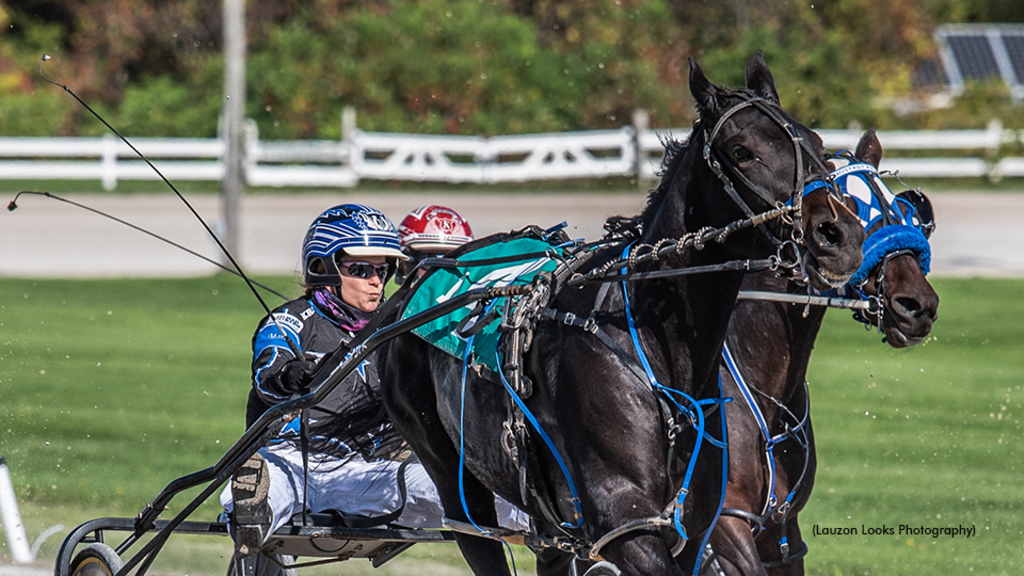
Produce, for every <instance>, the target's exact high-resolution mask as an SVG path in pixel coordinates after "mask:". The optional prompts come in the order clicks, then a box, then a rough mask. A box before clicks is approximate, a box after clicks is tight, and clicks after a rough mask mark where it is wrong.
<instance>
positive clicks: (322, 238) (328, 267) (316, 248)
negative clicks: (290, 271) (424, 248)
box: [302, 204, 408, 286]
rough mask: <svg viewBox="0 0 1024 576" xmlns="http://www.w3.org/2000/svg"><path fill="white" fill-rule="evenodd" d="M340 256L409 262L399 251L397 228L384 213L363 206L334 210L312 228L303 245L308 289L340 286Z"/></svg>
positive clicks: (321, 216) (343, 205) (324, 215)
mask: <svg viewBox="0 0 1024 576" xmlns="http://www.w3.org/2000/svg"><path fill="white" fill-rule="evenodd" d="M338 252H342V253H343V254H347V255H350V256H386V257H388V258H397V259H400V260H405V259H406V258H408V257H407V256H406V255H405V254H403V253H402V251H401V249H400V246H399V243H398V232H397V231H395V225H394V224H392V223H391V221H390V220H388V218H387V216H385V215H384V214H383V213H382V212H381V211H379V210H376V209H374V208H370V207H369V206H363V205H362V204H342V205H340V206H335V207H334V208H330V209H328V210H325V211H324V212H323V213H322V214H320V215H319V216H317V217H316V220H313V223H312V224H310V226H309V230H307V231H306V238H305V239H304V240H303V241H302V262H303V270H302V277H303V280H305V282H306V285H307V286H338V285H340V284H341V273H340V272H339V271H338V265H337V263H336V262H335V258H336V253H338ZM392 264H394V262H392ZM394 268H395V266H392V269H394Z"/></svg>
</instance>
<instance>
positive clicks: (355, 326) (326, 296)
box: [313, 288, 376, 333]
mask: <svg viewBox="0 0 1024 576" xmlns="http://www.w3.org/2000/svg"><path fill="white" fill-rule="evenodd" d="M313 301H314V302H315V303H316V305H317V308H319V309H320V311H321V312H323V313H324V314H325V315H326V316H327V317H328V318H330V319H331V320H334V322H336V323H337V324H338V326H340V327H342V328H344V329H345V330H348V331H349V332H353V333H355V332H359V331H360V330H362V329H363V327H364V326H366V325H367V324H369V323H370V319H371V318H373V315H374V314H375V313H376V312H363V311H362V310H359V309H358V308H356V307H354V306H351V305H349V304H346V303H345V301H344V300H342V299H341V298H338V297H337V296H335V295H334V293H333V292H331V291H330V290H328V289H327V288H317V289H316V291H314V292H313Z"/></svg>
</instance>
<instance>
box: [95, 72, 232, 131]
mask: <svg viewBox="0 0 1024 576" xmlns="http://www.w3.org/2000/svg"><path fill="white" fill-rule="evenodd" d="M213 63H214V62H213V61H211V64H213ZM216 64H217V66H213V65H210V66H208V70H204V71H203V72H204V74H197V75H196V76H195V77H194V78H192V79H191V80H193V81H192V82H190V83H188V84H185V83H183V82H179V81H177V80H175V79H173V78H171V77H170V76H155V77H147V78H146V79H145V80H143V81H142V82H139V83H137V84H132V85H129V86H128V88H127V90H125V94H124V100H123V101H122V102H121V105H120V106H119V107H118V109H117V110H116V114H115V115H114V116H112V117H113V118H114V119H115V125H116V126H117V127H118V130H119V131H121V132H122V133H124V134H131V135H133V136H171V137H174V136H177V137H188V138H213V137H215V136H216V135H217V119H218V117H219V115H220V111H221V102H222V100H221V96H220V93H221V90H220V83H219V80H220V72H221V71H220V66H219V64H220V63H219V62H216ZM211 72H212V73H211ZM204 76H205V77H206V78H205V79H206V80H207V81H205V82H203V81H202V80H203V79H204V78H203V77H204Z"/></svg>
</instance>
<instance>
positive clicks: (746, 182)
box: [698, 89, 842, 248]
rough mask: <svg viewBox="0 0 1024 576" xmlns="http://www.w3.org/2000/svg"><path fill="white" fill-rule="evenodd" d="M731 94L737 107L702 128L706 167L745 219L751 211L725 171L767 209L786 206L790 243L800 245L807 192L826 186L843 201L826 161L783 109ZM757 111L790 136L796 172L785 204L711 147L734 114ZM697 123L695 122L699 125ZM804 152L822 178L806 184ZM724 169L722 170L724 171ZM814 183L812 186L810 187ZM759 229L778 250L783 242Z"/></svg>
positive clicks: (742, 93)
mask: <svg viewBox="0 0 1024 576" xmlns="http://www.w3.org/2000/svg"><path fill="white" fill-rule="evenodd" d="M734 94H735V95H736V96H737V97H739V98H740V99H741V100H742V101H741V102H740V103H738V104H735V105H733V106H732V107H731V108H729V109H728V110H726V111H725V113H723V114H722V115H721V116H720V117H719V118H718V121H717V122H715V125H714V127H712V128H711V130H707V128H706V127H705V128H704V130H703V133H704V160H705V161H707V163H708V167H710V168H711V171H712V172H713V173H714V174H715V176H716V177H718V179H719V180H721V181H722V184H723V185H724V186H725V191H726V193H727V194H728V195H729V198H731V199H732V201H733V203H735V204H736V206H738V207H739V208H740V210H742V211H743V214H744V216H746V217H747V218H752V217H754V211H753V210H752V209H751V208H750V206H749V205H748V204H747V202H746V201H744V200H743V198H742V197H741V196H740V194H739V193H738V192H737V191H736V186H735V185H734V184H733V182H732V179H731V178H730V177H729V175H727V174H726V170H728V171H729V173H731V175H732V177H733V178H735V179H736V180H737V181H738V182H739V183H741V184H742V185H743V186H744V187H746V188H747V189H748V190H750V191H751V192H753V193H754V194H756V195H757V197H758V198H760V199H761V200H762V201H763V202H764V203H765V204H767V205H768V206H774V207H776V208H782V207H783V206H786V207H788V208H789V209H790V210H789V212H790V213H791V214H792V215H791V216H790V220H789V222H790V223H791V224H792V227H793V228H792V231H791V232H790V240H792V241H793V242H794V243H796V244H798V245H800V244H802V243H803V227H802V225H801V219H802V215H801V209H802V203H803V197H804V196H806V195H807V194H809V193H810V192H812V191H814V190H817V189H818V188H821V187H824V186H828V187H829V189H830V193H831V194H832V195H833V197H834V198H835V199H837V200H840V201H841V200H842V193H841V192H840V191H839V188H838V186H836V184H835V182H834V181H833V180H832V178H831V176H830V172H831V171H830V170H829V168H828V166H827V165H826V164H825V162H824V161H823V160H822V159H821V157H820V155H819V154H818V152H817V151H815V150H813V149H812V148H811V145H810V144H808V143H807V141H806V140H804V138H803V137H802V136H801V135H800V133H799V132H798V131H797V128H796V126H795V125H794V124H793V122H792V121H790V119H788V118H787V117H786V116H785V115H784V112H783V110H782V108H781V107H780V106H779V105H778V104H776V103H775V102H773V101H771V100H768V99H766V98H763V97H761V96H758V95H757V94H754V93H753V92H751V91H750V90H745V89H744V90H737V91H735V92H734ZM751 107H753V108H756V109H757V110H759V111H760V112H761V113H762V114H764V115H765V116H767V117H768V118H770V119H771V120H772V121H773V122H775V123H776V124H777V125H779V126H780V127H781V128H782V129H783V131H784V132H785V133H786V135H787V136H789V139H790V142H791V143H792V144H793V155H794V158H795V161H796V171H795V175H794V181H793V192H792V193H791V194H790V200H789V201H788V202H786V203H785V204H783V203H781V202H779V201H777V200H775V198H774V197H773V195H772V193H771V192H769V191H768V190H767V189H765V188H764V187H763V186H761V185H759V184H756V183H754V182H752V181H751V180H750V179H749V178H747V177H746V175H744V174H743V172H741V171H740V169H739V168H738V167H736V166H735V165H733V164H732V163H731V162H730V161H729V160H728V159H726V158H724V157H722V156H721V155H720V154H719V153H718V152H717V151H716V150H715V148H714V143H715V139H716V138H717V137H718V134H719V132H720V131H721V130H722V127H723V126H724V125H725V122H726V121H728V120H729V119H730V118H731V117H732V116H734V115H735V114H736V113H738V112H740V111H741V110H744V109H746V108H751ZM699 122H700V121H699V120H698V123H699ZM804 152H806V153H807V155H808V156H809V157H810V158H811V161H812V163H814V165H815V166H817V167H818V169H819V170H820V173H821V174H824V175H825V176H824V177H817V178H813V179H810V182H809V181H808V176H809V175H808V174H807V173H805V168H804V154H803V153H804ZM723 168H724V170H723ZM812 183H813V184H815V185H814V186H811V185H810V184H812ZM758 229H759V230H761V232H762V233H763V234H764V235H765V236H766V237H767V238H768V240H769V241H771V242H772V244H774V245H775V246H776V247H777V248H780V247H781V246H782V245H783V243H784V241H783V240H782V239H780V238H779V237H778V235H776V234H775V233H774V232H772V231H771V230H769V229H768V228H767V227H766V226H764V225H763V224H759V225H758Z"/></svg>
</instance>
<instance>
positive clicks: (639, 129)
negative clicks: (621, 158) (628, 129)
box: [633, 108, 651, 192]
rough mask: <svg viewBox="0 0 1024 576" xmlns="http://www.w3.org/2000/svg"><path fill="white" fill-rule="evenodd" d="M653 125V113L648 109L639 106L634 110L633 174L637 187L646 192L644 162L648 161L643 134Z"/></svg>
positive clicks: (638, 189)
mask: <svg viewBox="0 0 1024 576" xmlns="http://www.w3.org/2000/svg"><path fill="white" fill-rule="evenodd" d="M650 126H651V115H650V114H648V113H647V110H643V109H641V108H638V109H636V110H634V111H633V149H634V152H633V174H635V175H636V189H637V191H638V192H646V191H647V190H646V186H644V163H645V162H647V150H645V149H644V146H643V135H644V132H646V131H647V130H648V129H649V128H650Z"/></svg>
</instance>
